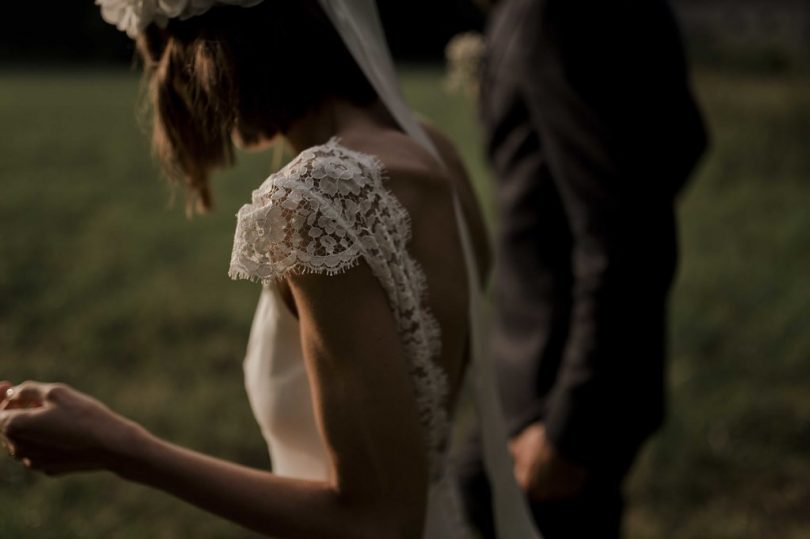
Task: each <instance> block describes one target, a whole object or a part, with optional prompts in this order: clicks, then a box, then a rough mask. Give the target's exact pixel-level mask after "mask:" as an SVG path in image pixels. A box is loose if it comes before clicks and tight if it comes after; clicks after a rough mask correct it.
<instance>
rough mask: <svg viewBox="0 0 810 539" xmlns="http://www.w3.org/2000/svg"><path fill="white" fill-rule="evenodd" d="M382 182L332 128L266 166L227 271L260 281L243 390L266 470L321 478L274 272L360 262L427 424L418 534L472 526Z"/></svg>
mask: <svg viewBox="0 0 810 539" xmlns="http://www.w3.org/2000/svg"><path fill="white" fill-rule="evenodd" d="M385 181H386V180H385V173H384V169H383V166H382V164H381V163H380V161H379V160H377V159H376V158H375V157H373V156H370V155H367V154H363V153H360V152H356V151H352V150H350V149H348V148H346V147H344V146H342V145H341V144H340V142H339V140H338V139H336V138H332V139H331V140H330V141H329V142H327V143H326V144H324V145H321V146H316V147H313V148H310V149H308V150H306V151H304V152H302V153H301V154H300V155H299V156H298V157H297V158H296V159H295V160H293V161H292V162H291V163H290V164H289V165H287V166H286V167H285V168H283V169H282V170H280V171H279V172H277V173H275V174H273V175H271V176H270V177H269V178H268V179H267V180H266V181H265V182H264V184H263V185H262V186H261V187H260V188H259V189H257V190H256V191H254V192H253V197H252V202H251V203H250V204H246V205H245V206H243V207H242V208H241V209H240V211H239V213H238V215H237V217H238V220H237V229H236V234H235V239H234V249H233V254H232V259H231V266H230V275H231V277H233V278H246V279H250V280H253V281H257V282H260V283H262V284H263V285H264V286H263V289H262V293H261V297H260V300H259V304H258V307H257V310H256V314H255V318H254V321H253V325H252V329H251V334H250V340H249V343H248V349H247V355H246V358H245V362H244V371H245V384H246V388H247V393H248V397H249V400H250V404H251V407H252V409H253V412H254V414H255V416H256V419H257V421H258V423H259V425H260V428H261V431H262V433H263V435H264V437H265V439H266V441H267V444H268V447H269V451H270V455H271V460H272V463H273V471H274V473H276V474H278V475H280V476H288V477H295V478H301V479H311V480H327V479H329V461H328V458H327V454H326V450H325V447H324V444H323V441H322V439H321V437H320V434H319V431H318V428H317V425H316V421H315V415H314V410H313V407H312V396H311V389H310V386H309V381H308V378H307V373H306V369H305V366H304V360H303V355H302V350H301V341H300V333H299V330H298V320H297V319H296V317H295V316H293V314H292V313H291V312H290V311H289V309H288V307H287V305H286V304H285V303H284V301H283V300H282V299H281V297H280V296H279V294H278V292H277V289H276V287H275V286H274V283H275V282H276V280H277V279H278V278H281V277H283V276H285V275H287V274H288V273H290V272H293V273H295V272H299V273H300V272H307V273H319V274H327V275H333V274H337V273H341V272H343V271H347V270H349V269H350V268H352V267H353V266H354V265H356V264H357V263H359V262H360V261H361V260H362V261H364V262H365V263H367V264H368V266H369V267H370V268H371V270H372V272H373V274H374V275H375V276H376V277H377V279H378V280H379V282H380V284H381V285H382V286H383V288H384V290H385V292H386V295H387V297H388V302H389V305H390V308H391V311H392V313H393V315H394V320H395V322H396V326H397V330H398V334H399V337H400V341H401V344H402V347H403V350H404V352H405V358H406V361H407V362H408V368H409V372H410V376H411V379H412V383H413V388H414V394H415V397H416V401H417V409H418V412H419V419H420V421H421V424H422V427H423V431H424V433H425V448H426V452H427V455H428V463H429V467H430V470H429V472H430V490H429V496H428V508H427V520H426V524H425V534H424V537H425V538H429V539H440V538H444V539H453V538H462V537H469V534H468V532H467V529H466V526H465V524H464V521H463V518H462V515H461V505H460V502H459V500H458V496H457V493H456V490H455V488H454V483H453V478H452V474H451V473H450V468H449V464H448V459H447V451H446V447H447V440H448V431H449V425H450V423H449V421H448V414H447V411H446V408H445V405H446V398H447V390H448V388H447V376H446V374H445V372H444V371H443V369H442V367H441V366H440V365H439V364H438V363H437V359H438V357H439V355H440V350H441V332H440V329H439V325H438V323H437V321H436V319H435V318H434V317H433V315H432V314H431V312H430V311H429V309H428V307H427V304H426V297H427V294H428V290H427V285H426V279H425V275H424V273H423V272H422V269H421V268H420V266H419V264H418V262H416V261H415V260H414V259H413V257H412V256H411V255H410V253H409V252H408V242H409V239H410V234H411V223H410V218H409V216H408V212H407V211H406V210H405V208H404V207H403V206H402V205H401V204H400V203H399V201H398V200H397V199H396V197H395V196H394V195H393V194H392V193H391V192H390V191H389V190H388V189H387V188H386V185H385ZM347 308H350V306H347ZM357 338H358V339H361V338H363V335H362V334H358V335H357Z"/></svg>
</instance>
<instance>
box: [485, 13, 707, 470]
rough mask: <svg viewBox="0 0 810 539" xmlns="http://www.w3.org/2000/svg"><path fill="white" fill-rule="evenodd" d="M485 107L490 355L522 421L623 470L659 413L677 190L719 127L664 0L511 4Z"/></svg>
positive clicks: (490, 69) (497, 37)
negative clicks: (697, 90)
mask: <svg viewBox="0 0 810 539" xmlns="http://www.w3.org/2000/svg"><path fill="white" fill-rule="evenodd" d="M482 115H483V119H484V123H485V127H486V131H487V134H488V141H487V142H488V149H489V154H490V157H491V161H492V165H493V168H494V173H495V176H496V179H497V182H498V185H497V187H498V189H497V192H498V197H499V208H500V223H499V245H498V250H499V252H498V254H499V263H498V266H497V270H496V278H495V283H494V284H495V293H496V302H497V324H496V328H495V338H494V346H493V348H494V351H495V354H496V356H495V359H496V364H497V366H498V369H499V378H500V383H501V385H502V394H503V396H504V407H505V410H506V413H507V416H508V420H509V424H510V427H511V429H512V431H513V433H516V432H517V431H519V430H520V429H522V428H523V427H524V426H525V425H527V424H528V423H530V422H532V421H535V420H537V419H542V420H543V421H544V422H545V425H546V429H547V435H548V436H549V438H550V440H551V442H552V443H553V444H554V445H555V446H556V447H557V449H558V450H560V451H561V452H562V453H564V454H566V455H568V456H569V457H571V458H573V459H575V460H578V461H580V462H582V463H585V464H588V465H590V466H592V467H596V468H599V467H609V468H614V469H617V470H621V472H620V473H623V471H624V470H625V469H626V466H628V465H629V462H630V461H631V460H632V458H633V455H634V453H635V451H636V449H637V448H638V446H639V445H640V444H641V442H642V441H643V440H644V439H645V438H646V437H647V436H648V435H649V434H650V433H651V432H652V431H653V430H654V429H655V428H656V427H657V426H658V425H659V424H660V422H661V420H662V417H663V403H664V357H665V347H666V342H665V341H666V339H665V335H666V324H667V321H666V310H667V295H668V291H669V289H670V285H671V283H672V279H673V275H674V271H675V266H676V258H677V255H676V253H677V248H676V226H675V218H674V211H673V204H674V199H675V196H676V193H677V192H678V190H679V189H680V188H681V187H682V186H683V185H684V183H685V181H686V179H687V177H688V175H689V174H690V172H691V171H692V169H693V167H694V166H695V164H696V162H697V160H698V158H699V157H700V155H701V154H702V152H703V151H704V148H705V145H706V136H705V132H704V129H703V124H702V121H701V118H700V114H699V112H698V110H697V107H696V106H695V102H694V100H693V98H692V95H691V92H690V90H689V85H688V76H687V70H686V64H685V61H684V57H683V51H682V47H681V41H680V37H679V35H678V31H677V27H676V24H675V21H674V18H673V15H672V13H671V11H670V8H669V6H668V5H667V4H666V3H665V2H663V1H660V0H614V1H608V0H508V1H502V2H500V3H499V5H498V6H497V8H496V10H495V13H494V16H493V17H492V19H491V24H490V28H489V31H488V53H487V58H486V65H485V70H484V78H483V81H482Z"/></svg>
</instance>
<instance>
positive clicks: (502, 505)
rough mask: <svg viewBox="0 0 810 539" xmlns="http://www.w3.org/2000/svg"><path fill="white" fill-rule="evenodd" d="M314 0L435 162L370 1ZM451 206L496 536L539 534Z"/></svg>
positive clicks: (463, 231)
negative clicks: (520, 481)
mask: <svg viewBox="0 0 810 539" xmlns="http://www.w3.org/2000/svg"><path fill="white" fill-rule="evenodd" d="M319 2H320V4H321V6H322V7H323V9H324V11H325V12H326V14H327V15H328V17H329V19H330V20H331V21H332V24H333V25H334V26H335V28H336V29H337V31H338V33H339V34H340V36H341V38H342V39H343V42H344V43H345V44H346V47H347V48H348V49H349V52H351V54H352V56H353V57H354V59H355V60H356V61H357V63H358V65H359V66H360V68H361V69H362V71H363V72H364V73H365V75H366V77H368V80H369V82H370V83H371V85H372V86H373V87H374V89H375V90H376V91H377V94H378V95H379V97H380V99H381V100H382V102H383V103H385V105H386V107H387V108H388V110H389V112H390V113H391V115H392V116H393V117H394V118H395V119H396V121H397V122H398V123H399V125H400V126H401V127H402V129H403V130H404V131H405V132H406V133H407V134H408V135H410V136H411V137H412V138H413V139H414V140H416V141H417V142H419V143H420V144H422V146H424V147H425V148H426V149H428V150H429V151H430V152H431V153H432V154H433V155H434V156H435V157H436V158H437V159H439V161H441V160H442V159H441V156H440V155H439V152H438V150H436V147H435V146H434V145H433V142H432V141H431V139H430V137H428V135H427V133H426V132H425V130H424V129H422V126H421V125H420V124H419V122H418V121H417V120H416V117H415V115H414V113H413V111H412V110H411V108H410V107H409V106H408V105H407V103H406V102H405V99H404V97H403V96H402V92H401V90H400V86H399V82H398V78H397V75H396V70H395V68H394V62H393V60H392V58H391V54H390V52H389V50H388V45H387V42H386V39H385V33H384V31H383V28H382V24H381V22H380V17H379V13H378V11H377V4H376V1H375V0H319ZM454 206H455V217H456V224H457V226H458V229H459V233H460V237H461V241H462V247H463V250H464V259H465V262H466V268H467V281H468V283H469V289H470V290H469V295H470V323H471V325H472V330H471V336H472V343H471V345H472V346H471V350H472V364H471V367H470V368H471V372H470V375H471V379H472V382H473V390H474V396H475V405H476V409H477V411H478V416H479V418H480V422H481V431H482V436H481V439H482V443H483V454H484V464H485V466H486V471H487V475H488V476H489V479H490V484H491V485H492V495H493V513H494V515H495V528H496V532H497V536H498V537H499V538H500V539H530V538H538V539H539V538H540V534H539V533H538V531H537V530H536V528H535V526H534V523H533V521H532V519H531V517H530V513H529V509H528V506H527V504H526V501H525V498H524V496H523V494H522V493H521V492H520V490H519V489H518V486H517V484H516V482H515V481H514V479H513V473H512V461H511V459H510V457H509V455H508V453H507V433H506V427H505V425H504V421H503V416H502V412H501V402H500V399H499V396H498V392H497V388H496V385H495V371H494V369H493V366H492V365H491V363H490V359H489V354H488V353H487V340H486V339H485V338H484V335H485V333H484V325H483V321H482V312H483V311H482V307H483V297H482V292H481V290H480V288H479V286H478V275H479V273H478V268H477V266H478V264H477V262H476V259H475V256H474V253H473V248H472V241H471V238H470V233H469V230H468V228H467V225H466V222H465V221H464V217H463V214H462V211H461V205H460V203H459V201H458V197H456V199H455V201H454Z"/></svg>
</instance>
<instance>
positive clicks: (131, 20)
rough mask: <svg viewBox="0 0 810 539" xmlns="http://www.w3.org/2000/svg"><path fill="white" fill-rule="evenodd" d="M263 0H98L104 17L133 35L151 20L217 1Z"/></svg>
mask: <svg viewBox="0 0 810 539" xmlns="http://www.w3.org/2000/svg"><path fill="white" fill-rule="evenodd" d="M261 2H262V0H96V5H98V6H101V18H103V19H104V20H105V21H106V22H108V23H110V24H113V25H115V27H116V28H118V29H119V30H121V31H122V32H126V33H127V35H128V36H129V37H131V38H133V39H135V37H136V36H137V35H138V34H139V33H140V32H143V30H144V29H145V28H146V27H147V26H149V25H150V24H151V23H153V22H154V23H156V24H158V25H160V26H166V23H168V22H169V19H181V20H185V19H188V18H189V17H195V16H197V15H202V14H203V13H205V12H206V11H208V10H209V9H211V8H212V7H214V6H215V5H218V4H219V5H228V6H241V7H252V6H255V5H256V4H259V3H261Z"/></svg>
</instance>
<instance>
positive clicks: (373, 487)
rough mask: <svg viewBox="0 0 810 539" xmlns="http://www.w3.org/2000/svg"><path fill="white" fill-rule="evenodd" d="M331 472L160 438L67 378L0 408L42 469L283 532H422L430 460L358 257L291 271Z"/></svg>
mask: <svg viewBox="0 0 810 539" xmlns="http://www.w3.org/2000/svg"><path fill="white" fill-rule="evenodd" d="M288 282H289V284H290V288H291V290H292V292H293V296H294V299H295V302H296V307H297V309H298V315H299V319H300V322H301V324H300V325H301V338H302V342H303V345H304V346H303V348H304V356H305V361H306V364H307V369H308V373H309V376H310V383H311V384H312V388H313V398H314V404H315V410H316V413H317V419H318V422H319V425H320V427H321V431H322V433H323V437H324V440H325V442H326V444H327V448H328V449H329V453H330V457H331V460H332V470H333V477H332V478H331V479H330V480H329V481H326V482H313V481H302V480H294V479H286V478H280V477H277V476H275V475H273V474H271V473H269V472H264V471H259V470H255V469H250V468H247V467H244V466H240V465H237V464H233V463H230V462H226V461H223V460H219V459H215V458H212V457H209V456H206V455H202V454H199V453H196V452H194V451H190V450H188V449H184V448H181V447H178V446H175V445H172V444H170V443H168V442H165V441H163V440H160V439H158V438H156V437H154V436H152V435H151V434H149V433H148V432H147V431H146V430H145V429H143V428H142V427H140V426H137V425H134V424H132V423H131V422H129V421H127V420H125V419H123V418H121V417H120V416H117V415H116V414H114V413H112V412H110V411H109V410H108V409H107V408H106V407H104V406H103V405H101V404H100V403H98V402H97V401H94V400H93V399H90V398H88V397H86V396H84V395H82V394H80V393H78V392H75V391H73V390H71V389H69V388H66V387H65V386H60V385H55V386H54V385H44V384H27V385H26V386H25V387H26V389H24V390H22V391H21V393H23V394H24V395H17V396H15V398H22V397H23V396H24V397H25V398H26V399H31V398H32V395H33V394H36V398H37V399H39V400H40V401H41V402H42V403H43V407H41V408H39V409H36V410H8V411H0V429H2V432H3V434H4V436H5V437H6V438H7V439H8V440H9V441H10V442H11V444H12V445H13V446H14V447H15V450H16V452H17V457H18V458H27V459H30V464H31V465H33V466H34V467H39V468H41V469H44V470H45V471H48V470H50V471H51V472H57V473H58V472H64V471H73V470H77V469H85V470H87V469H99V468H106V469H109V470H111V471H113V472H115V473H117V474H119V475H120V476H122V477H124V478H126V479H129V480H131V481H136V482H138V483H143V484H145V485H149V486H152V487H155V488H158V489H161V490H163V491H166V492H168V493H171V494H173V495H175V496H177V497H179V498H182V499H184V500H186V501H188V502H190V503H192V504H195V505H197V506H199V507H201V508H203V509H205V510H207V511H210V512H212V513H216V514H218V515H221V516H223V517H225V518H227V519H230V520H232V521H234V522H237V523H239V524H242V525H244V526H246V527H249V528H252V529H254V530H256V531H259V532H262V533H266V534H268V535H273V536H281V537H293V538H294V537H302V538H319V537H375V538H376V537H386V538H387V537H419V536H420V535H421V529H422V525H423V524H422V522H423V518H424V510H425V504H426V495H427V464H426V459H425V449H424V443H423V441H422V440H423V438H422V432H421V428H420V425H419V421H418V417H417V412H416V405H415V402H414V397H413V390H412V387H411V384H410V377H409V376H408V371H407V366H406V362H405V360H404V358H403V356H402V352H401V345H400V341H399V338H398V336H397V332H396V327H395V325H394V320H393V316H392V314H391V311H390V308H389V307H388V303H387V299H386V296H385V293H384V291H383V290H382V288H381V286H380V285H379V283H378V281H377V280H376V278H374V276H373V275H372V273H371V271H370V269H369V268H368V266H367V265H365V264H361V265H360V266H358V267H356V268H354V269H352V270H350V271H348V272H346V273H345V274H343V275H340V276H335V277H324V276H316V275H306V276H295V277H290V278H289V279H288Z"/></svg>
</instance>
